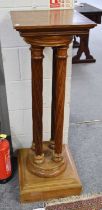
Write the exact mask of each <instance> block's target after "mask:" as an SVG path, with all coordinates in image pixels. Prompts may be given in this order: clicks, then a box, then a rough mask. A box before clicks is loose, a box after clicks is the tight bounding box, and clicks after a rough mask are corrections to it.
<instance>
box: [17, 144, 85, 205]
mask: <svg viewBox="0 0 102 210" xmlns="http://www.w3.org/2000/svg"><path fill="white" fill-rule="evenodd" d="M29 150H30V149H21V150H19V155H18V164H19V184H20V201H21V202H22V203H24V202H34V201H42V200H48V199H53V198H63V197H66V196H71V195H79V194H80V193H81V190H82V185H81V182H80V179H79V177H78V174H77V171H76V168H75V165H74V162H73V159H72V157H71V154H70V152H69V149H68V146H67V145H63V155H64V156H65V158H66V160H67V167H66V170H65V171H64V172H63V173H61V174H60V175H58V176H56V177H51V178H42V177H38V176H36V175H34V174H32V173H30V172H29V171H28V169H27V166H26V159H27V156H28V153H29Z"/></svg>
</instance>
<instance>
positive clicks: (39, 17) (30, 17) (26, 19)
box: [11, 10, 96, 31]
mask: <svg viewBox="0 0 102 210" xmlns="http://www.w3.org/2000/svg"><path fill="white" fill-rule="evenodd" d="M11 18H12V22H13V27H14V28H15V29H16V30H18V31H21V30H29V29H33V30H36V31H37V30H38V31H39V30H41V29H42V30H43V29H46V30H47V29H48V30H49V29H50V30H51V29H52V30H53V29H54V28H55V29H62V30H63V31H64V30H70V29H73V28H76V29H77V28H78V29H81V28H87V29H89V28H93V27H94V26H96V24H95V23H94V22H93V21H91V20H89V19H88V18H86V17H84V16H83V15H81V14H80V13H78V12H77V11H74V10H41V11H35V10H30V11H12V12H11Z"/></svg>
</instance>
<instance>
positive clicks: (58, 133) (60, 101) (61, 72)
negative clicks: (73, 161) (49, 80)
mask: <svg viewBox="0 0 102 210" xmlns="http://www.w3.org/2000/svg"><path fill="white" fill-rule="evenodd" d="M67 49H68V47H67V46H65V47H59V48H57V50H56V55H55V57H56V68H55V78H54V81H53V82H54V88H55V90H54V91H55V93H54V97H53V100H54V110H53V111H54V118H53V123H54V140H55V154H61V153H62V138H63V120H64V99H65V79H66V62H67ZM54 121H55V122H54Z"/></svg>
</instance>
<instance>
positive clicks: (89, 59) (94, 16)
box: [72, 3, 102, 64]
mask: <svg viewBox="0 0 102 210" xmlns="http://www.w3.org/2000/svg"><path fill="white" fill-rule="evenodd" d="M75 10H77V12H79V13H81V14H82V15H84V16H85V17H87V18H89V19H90V20H92V21H94V22H95V23H97V24H101V15H102V10H100V9H98V8H96V7H94V6H91V5H89V4H86V3H84V4H80V6H76V7H75ZM79 37H80V44H79V43H78V42H77V40H76V36H74V42H73V47H74V48H78V51H77V55H75V56H74V57H73V59H72V63H73V64H74V63H94V62H96V59H94V58H93V56H92V55H91V54H90V50H89V34H87V35H81V34H80V35H79ZM82 53H84V54H85V56H86V58H85V59H81V55H82Z"/></svg>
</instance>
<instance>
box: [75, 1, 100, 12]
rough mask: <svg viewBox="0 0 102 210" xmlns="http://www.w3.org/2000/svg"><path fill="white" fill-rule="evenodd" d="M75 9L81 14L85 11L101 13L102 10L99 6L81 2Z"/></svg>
mask: <svg viewBox="0 0 102 210" xmlns="http://www.w3.org/2000/svg"><path fill="white" fill-rule="evenodd" d="M75 9H76V10H77V11H78V12H80V13H81V14H85V13H100V14H101V15H102V10H100V9H99V8H96V7H94V6H92V5H89V4H86V3H82V4H80V5H79V6H75Z"/></svg>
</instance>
